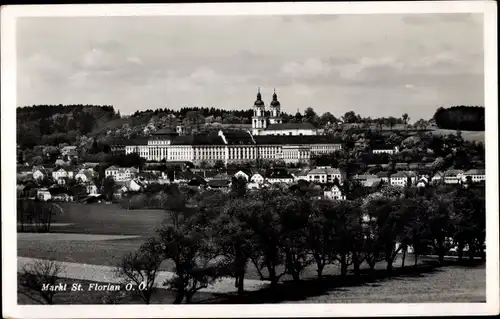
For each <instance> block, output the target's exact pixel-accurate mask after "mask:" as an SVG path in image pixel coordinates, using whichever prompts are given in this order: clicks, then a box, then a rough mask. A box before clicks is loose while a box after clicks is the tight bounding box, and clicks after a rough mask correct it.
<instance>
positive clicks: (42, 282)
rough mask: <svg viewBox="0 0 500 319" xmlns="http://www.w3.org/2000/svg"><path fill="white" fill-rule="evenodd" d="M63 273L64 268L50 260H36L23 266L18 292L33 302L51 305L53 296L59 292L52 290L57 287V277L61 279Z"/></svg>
mask: <svg viewBox="0 0 500 319" xmlns="http://www.w3.org/2000/svg"><path fill="white" fill-rule="evenodd" d="M63 271H64V266H63V265H62V264H61V263H60V262H58V261H55V260H52V259H51V260H47V259H44V260H36V261H34V262H33V263H31V264H28V265H25V266H23V267H22V271H21V273H20V274H19V281H20V286H21V289H20V292H21V293H22V294H24V295H26V296H27V297H29V298H30V299H32V300H33V301H36V302H38V303H41V304H44V303H47V304H49V305H52V304H53V303H54V296H55V295H56V294H57V293H58V292H60V290H58V289H54V288H55V287H57V285H58V283H59V281H60V280H59V277H61V273H62V272H63ZM36 295H38V297H37V296H36ZM39 297H41V299H40V298H39Z"/></svg>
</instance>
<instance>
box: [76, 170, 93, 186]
mask: <svg viewBox="0 0 500 319" xmlns="http://www.w3.org/2000/svg"><path fill="white" fill-rule="evenodd" d="M92 172H93V170H92V169H81V170H79V171H78V173H77V174H76V175H75V180H77V181H79V182H80V183H88V182H90V181H92V179H93V177H94V174H93V173H92Z"/></svg>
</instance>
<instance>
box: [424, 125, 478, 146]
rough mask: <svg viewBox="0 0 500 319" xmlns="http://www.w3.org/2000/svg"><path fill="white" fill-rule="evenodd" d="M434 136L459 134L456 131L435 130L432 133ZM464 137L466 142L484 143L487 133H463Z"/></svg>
mask: <svg viewBox="0 0 500 319" xmlns="http://www.w3.org/2000/svg"><path fill="white" fill-rule="evenodd" d="M430 132H431V133H432V134H434V135H448V134H457V131H456V130H445V129H440V128H438V129H435V130H432V131H430ZM461 132H462V137H463V139H464V140H466V141H478V142H483V143H484V136H485V131H461Z"/></svg>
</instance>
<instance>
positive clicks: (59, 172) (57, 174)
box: [52, 167, 73, 185]
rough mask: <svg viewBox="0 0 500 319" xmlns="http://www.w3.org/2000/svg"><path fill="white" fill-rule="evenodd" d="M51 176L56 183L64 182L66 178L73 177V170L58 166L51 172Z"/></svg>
mask: <svg viewBox="0 0 500 319" xmlns="http://www.w3.org/2000/svg"><path fill="white" fill-rule="evenodd" d="M52 178H53V179H54V180H55V181H56V182H57V183H58V184H61V185H62V184H65V183H66V179H67V178H73V171H72V170H71V169H64V168H62V167H59V168H57V169H55V170H54V171H53V172H52Z"/></svg>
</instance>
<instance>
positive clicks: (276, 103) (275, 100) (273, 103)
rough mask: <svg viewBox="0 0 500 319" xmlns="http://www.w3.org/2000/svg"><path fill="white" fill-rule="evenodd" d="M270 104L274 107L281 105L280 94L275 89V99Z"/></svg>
mask: <svg viewBox="0 0 500 319" xmlns="http://www.w3.org/2000/svg"><path fill="white" fill-rule="evenodd" d="M270 105H271V106H273V107H279V106H280V102H279V101H278V95H277V94H276V91H274V94H273V100H272V101H271V104H270Z"/></svg>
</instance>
